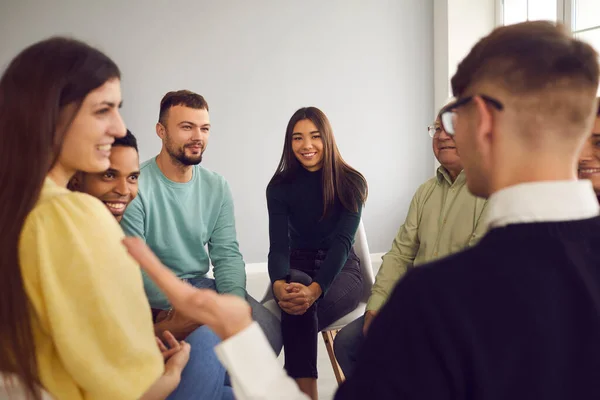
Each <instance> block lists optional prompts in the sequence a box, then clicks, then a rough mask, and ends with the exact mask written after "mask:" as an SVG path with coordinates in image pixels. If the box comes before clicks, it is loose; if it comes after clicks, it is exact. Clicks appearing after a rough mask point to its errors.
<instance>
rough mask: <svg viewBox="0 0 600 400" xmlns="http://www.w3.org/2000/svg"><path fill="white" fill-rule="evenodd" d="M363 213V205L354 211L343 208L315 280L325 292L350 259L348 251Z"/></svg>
mask: <svg viewBox="0 0 600 400" xmlns="http://www.w3.org/2000/svg"><path fill="white" fill-rule="evenodd" d="M361 213H362V205H359V208H358V212H352V211H350V210H348V209H346V208H345V207H344V208H343V209H342V212H341V214H340V220H339V221H338V223H337V226H336V229H335V236H334V237H333V240H332V242H331V245H330V246H329V250H328V251H327V256H326V257H325V260H324V261H323V264H322V266H321V269H319V272H318V273H317V276H316V277H315V282H317V283H318V284H319V286H321V290H322V291H323V294H325V293H326V292H327V290H328V289H329V286H331V283H332V282H333V280H334V279H335V277H336V276H337V274H338V273H339V272H340V271H341V269H342V267H343V266H344V264H345V263H346V260H348V253H350V249H351V248H352V244H353V243H354V235H355V234H356V230H357V229H358V225H359V224H360V216H361Z"/></svg>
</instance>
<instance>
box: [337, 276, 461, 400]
mask: <svg viewBox="0 0 600 400" xmlns="http://www.w3.org/2000/svg"><path fill="white" fill-rule="evenodd" d="M420 272H422V271H420V270H419V269H416V270H411V271H409V272H408V273H407V274H406V276H405V277H404V278H403V279H402V280H401V281H400V282H399V283H398V285H397V286H396V289H395V290H394V292H393V293H392V295H391V296H390V299H389V301H388V302H387V303H386V305H385V306H384V307H383V308H382V309H381V311H380V313H379V315H378V316H377V317H376V318H375V320H374V321H373V325H372V326H371V328H370V329H369V334H368V335H367V337H366V340H365V343H364V344H363V346H362V348H361V351H360V353H359V357H358V362H357V366H356V370H355V371H354V372H353V374H352V376H351V377H350V378H349V379H348V380H346V382H344V383H343V384H342V385H341V387H340V389H339V390H338V392H337V394H336V396H335V399H336V400H349V399H356V400H358V399H366V398H372V399H439V400H446V399H448V400H449V399H451V398H464V396H460V395H456V393H455V392H456V390H455V389H456V384H455V382H454V381H453V377H452V376H451V375H452V373H453V372H452V368H458V367H457V365H456V364H452V365H451V364H450V363H449V362H448V360H449V359H448V357H447V355H448V351H447V350H448V349H453V348H454V347H455V345H454V344H453V343H450V341H449V335H448V327H447V326H445V323H444V322H443V321H444V319H443V318H442V317H441V316H440V314H439V312H440V311H439V309H440V306H439V304H435V302H434V301H433V300H432V297H433V296H432V292H434V290H432V289H431V287H430V286H429V285H427V284H426V283H427V282H426V281H425V280H424V279H412V278H422V277H423V276H416V275H419V273H420ZM413 274H414V275H413ZM425 278H427V277H425ZM433 295H435V293H434V294H433Z"/></svg>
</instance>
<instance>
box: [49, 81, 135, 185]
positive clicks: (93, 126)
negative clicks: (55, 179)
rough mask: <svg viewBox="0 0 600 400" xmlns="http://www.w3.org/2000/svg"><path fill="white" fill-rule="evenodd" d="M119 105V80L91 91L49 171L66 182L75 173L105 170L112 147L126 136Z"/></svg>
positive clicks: (106, 83) (108, 164)
mask: <svg viewBox="0 0 600 400" xmlns="http://www.w3.org/2000/svg"><path fill="white" fill-rule="evenodd" d="M120 105H121V84H120V81H119V79H111V80H109V81H107V82H105V83H104V84H103V85H102V86H100V87H98V88H97V89H95V90H93V91H91V92H90V93H89V94H88V95H87V96H86V97H85V99H84V100H83V103H82V104H81V107H80V108H79V110H78V111H77V114H76V115H75V118H74V119H73V121H72V122H71V124H70V125H69V127H68V129H67V131H66V133H65V137H64V142H63V146H62V149H61V152H60V155H59V157H58V161H57V163H56V165H55V166H54V168H53V170H54V171H57V173H58V174H59V175H61V176H62V177H64V178H66V181H68V180H69V179H70V177H71V176H73V175H74V174H75V172H76V171H83V172H91V173H95V172H101V171H105V170H106V169H108V167H109V166H110V154H111V146H112V143H113V142H114V141H115V138H119V137H123V136H125V133H126V129H125V124H124V123H123V120H122V119H121V115H120V114H119V107H120ZM66 181H65V182H66Z"/></svg>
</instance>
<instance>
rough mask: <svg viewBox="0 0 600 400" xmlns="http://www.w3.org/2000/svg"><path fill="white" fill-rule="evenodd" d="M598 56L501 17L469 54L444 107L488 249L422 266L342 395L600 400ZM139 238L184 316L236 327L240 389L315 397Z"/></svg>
mask: <svg viewBox="0 0 600 400" xmlns="http://www.w3.org/2000/svg"><path fill="white" fill-rule="evenodd" d="M599 77H600V66H599V65H598V53H596V52H595V51H594V49H593V48H592V47H591V46H590V45H589V44H587V43H585V42H582V41H580V40H578V39H574V38H573V37H572V36H571V35H570V34H569V33H567V31H566V29H564V28H563V27H562V26H557V25H556V24H554V23H551V22H547V21H529V22H525V23H521V24H516V25H510V26H504V27H500V28H497V29H495V30H494V31H493V32H492V33H490V34H489V35H488V36H486V37H484V38H483V39H481V40H480V41H479V42H478V43H477V44H476V45H475V47H474V48H473V49H472V50H471V52H470V53H469V54H468V55H467V57H466V58H465V59H464V60H463V61H462V62H461V63H460V64H459V66H458V70H457V72H456V74H455V75H454V77H453V78H452V90H453V92H454V95H455V96H456V98H457V99H458V100H457V101H456V102H454V103H452V104H450V105H448V106H447V107H445V108H444V109H443V110H442V112H441V113H440V115H441V118H440V120H441V121H442V123H443V126H444V130H445V131H446V132H448V133H449V134H451V135H454V136H455V140H456V144H457V147H458V150H459V152H460V155H461V160H462V163H463V166H464V169H465V174H466V177H467V185H468V187H469V190H470V191H471V193H473V194H474V195H476V196H480V197H483V198H489V200H488V204H487V206H486V207H487V211H486V212H487V215H488V217H487V218H486V220H487V221H488V223H489V227H490V229H489V231H488V232H487V233H486V235H485V236H484V237H483V238H482V240H481V241H480V242H479V243H477V244H476V245H475V246H473V247H471V248H469V249H467V250H465V251H462V252H460V253H457V254H453V255H451V256H449V257H446V258H445V259H442V260H436V261H435V262H432V263H430V264H428V265H424V266H421V267H419V268H412V269H410V270H409V271H408V272H407V273H406V276H404V278H403V279H402V280H400V281H399V282H398V284H397V285H396V288H395V289H394V291H393V293H392V294H391V296H390V298H389V299H388V301H387V302H386V304H385V305H384V306H383V308H382V309H381V311H380V312H379V314H378V315H377V317H376V318H375V320H374V322H373V324H372V326H371V327H370V328H369V334H368V335H367V337H366V339H365V343H364V346H363V349H362V351H361V354H360V356H359V359H358V363H357V365H356V369H355V371H354V373H353V374H352V375H351V376H350V377H349V378H348V379H347V380H346V381H345V382H344V383H343V384H342V385H341V386H340V388H339V390H338V392H337V393H336V396H335V398H336V399H337V400H349V399H378V400H387V399H444V400H445V399H472V400H496V399H498V400H499V399H545V400H563V399H578V400H595V399H597V398H598V390H599V389H598V387H599V384H598V375H599V374H600V365H599V362H598V360H600V345H599V342H598V337H600V269H599V268H598V260H600V217H599V216H598V213H599V205H598V202H597V200H596V196H595V193H594V190H593V188H592V185H591V183H590V182H586V181H578V180H577V177H576V174H575V170H574V168H573V166H574V165H575V164H576V162H577V159H578V156H579V154H580V151H581V146H582V144H583V142H584V141H585V139H586V138H588V137H589V134H590V131H591V128H592V125H593V123H594V119H595V115H596V107H597V106H598V103H597V101H596V98H595V96H596V91H597V89H598V83H599ZM125 245H126V246H127V247H128V250H129V252H130V254H132V256H133V257H134V258H135V259H136V260H138V261H139V262H140V264H141V265H142V267H143V268H144V269H145V270H146V272H147V273H148V274H149V275H150V276H151V277H152V279H154V280H156V282H157V283H158V284H159V286H160V287H161V288H162V289H163V290H164V291H165V293H167V296H168V297H169V298H170V299H171V302H172V303H173V304H174V306H175V307H177V308H178V309H179V310H180V311H181V312H182V313H184V314H186V315H188V316H190V317H191V318H193V319H195V320H196V321H199V322H203V323H206V324H208V325H209V326H211V327H212V328H213V329H214V330H215V332H216V333H217V334H218V335H219V336H220V337H221V338H222V339H223V342H222V343H221V344H219V345H218V346H217V348H216V349H215V351H216V352H217V354H218V355H219V358H220V359H221V360H222V362H223V364H224V365H225V366H226V368H227V370H228V371H229V373H230V375H231V379H232V382H233V386H234V390H235V393H236V398H237V399H238V400H248V399H253V400H256V399H263V400H266V399H286V400H300V399H306V398H307V397H306V395H304V394H303V393H302V392H301V391H300V390H299V389H298V388H297V387H296V386H295V385H294V383H293V381H292V380H291V379H290V378H289V377H287V376H285V374H284V372H283V371H282V370H281V369H280V368H279V365H278V363H277V360H276V358H275V355H274V354H272V353H271V354H269V352H268V345H267V342H266V340H265V338H264V335H263V334H262V332H261V331H260V330H259V329H258V328H257V326H256V324H253V323H252V320H251V317H250V313H249V310H248V306H247V305H245V304H244V302H242V301H241V300H240V299H237V298H234V297H232V296H219V295H216V294H214V293H211V292H206V291H205V292H202V291H199V290H197V289H195V288H192V287H190V286H189V285H185V284H183V283H182V282H180V281H179V280H178V279H177V278H176V277H175V276H173V275H172V274H171V273H170V271H169V270H168V269H166V268H164V267H163V266H161V265H160V262H159V260H158V259H157V258H156V257H155V256H154V255H153V254H152V253H151V252H150V251H149V250H148V248H147V247H145V245H144V243H143V242H142V241H139V240H136V239H132V238H128V239H126V242H125Z"/></svg>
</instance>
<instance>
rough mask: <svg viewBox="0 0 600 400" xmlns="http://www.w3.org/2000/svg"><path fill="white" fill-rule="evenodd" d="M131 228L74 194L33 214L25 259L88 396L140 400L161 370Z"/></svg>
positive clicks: (66, 359)
mask: <svg viewBox="0 0 600 400" xmlns="http://www.w3.org/2000/svg"><path fill="white" fill-rule="evenodd" d="M123 237H124V235H123V231H122V230H121V229H120V228H119V226H118V224H117V222H116V221H115V219H114V218H113V216H112V215H110V213H109V212H108V210H107V209H106V207H105V206H104V205H103V204H102V203H101V202H100V201H98V200H97V199H95V198H93V197H91V196H88V195H85V194H81V193H69V194H66V195H61V196H57V197H56V198H55V199H52V200H49V201H48V202H47V203H44V204H41V205H39V206H37V207H36V209H34V210H33V211H32V213H31V214H30V215H29V216H28V218H27V220H26V223H25V226H24V228H23V231H22V234H21V240H20V245H19V257H20V264H21V270H22V273H23V281H24V284H25V288H26V291H27V294H28V297H29V299H30V301H31V303H32V306H33V309H34V310H35V312H36V315H37V316H38V319H39V321H40V324H41V326H42V329H43V330H44V331H46V332H47V334H48V335H49V336H50V337H51V338H52V342H53V346H54V347H55V352H56V353H57V356H58V357H59V358H60V360H61V362H62V363H63V364H64V366H65V368H66V370H67V372H68V373H69V375H70V376H71V377H72V378H73V380H74V381H75V382H76V383H77V386H78V387H79V388H80V390H81V391H82V397H84V398H86V399H90V400H92V399H116V400H119V399H123V400H126V399H136V398H139V397H140V396H141V395H142V394H143V393H144V392H145V391H146V390H147V389H148V388H149V387H150V386H151V384H152V383H153V382H154V381H155V380H156V379H157V378H158V377H159V376H160V375H161V373H162V370H163V368H164V367H163V360H162V356H161V354H160V352H159V350H158V348H157V346H156V342H155V339H154V330H153V327H152V317H151V314H150V308H149V307H148V303H147V302H146V297H145V295H144V290H143V286H142V279H141V274H140V270H139V267H138V265H137V264H136V263H135V261H134V260H133V259H132V258H131V257H130V256H129V255H128V254H127V252H126V250H125V248H124V247H123V245H122V244H121V240H122V239H123Z"/></svg>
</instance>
